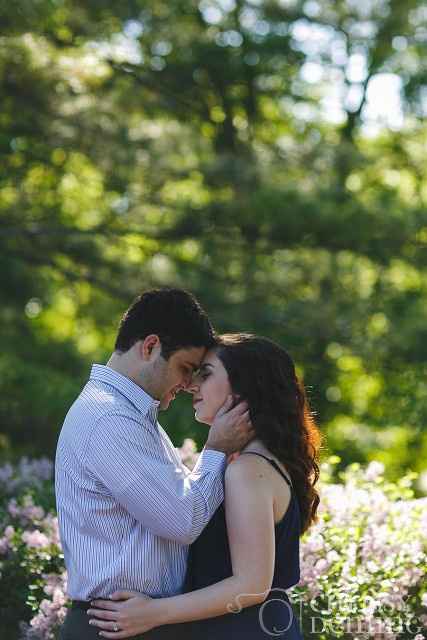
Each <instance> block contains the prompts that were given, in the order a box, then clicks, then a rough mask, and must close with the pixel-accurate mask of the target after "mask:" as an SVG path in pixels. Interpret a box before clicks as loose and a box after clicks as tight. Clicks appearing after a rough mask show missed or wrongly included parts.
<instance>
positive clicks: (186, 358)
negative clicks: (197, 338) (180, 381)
mask: <svg viewBox="0 0 427 640" xmlns="http://www.w3.org/2000/svg"><path fill="white" fill-rule="evenodd" d="M205 354H206V348H205V347H190V348H189V349H180V350H179V351H177V352H176V354H175V355H176V357H177V358H178V359H179V360H180V361H181V362H184V363H186V364H189V365H190V366H192V367H194V368H195V369H198V368H199V367H200V364H201V362H202V360H203V358H204V356H205Z"/></svg>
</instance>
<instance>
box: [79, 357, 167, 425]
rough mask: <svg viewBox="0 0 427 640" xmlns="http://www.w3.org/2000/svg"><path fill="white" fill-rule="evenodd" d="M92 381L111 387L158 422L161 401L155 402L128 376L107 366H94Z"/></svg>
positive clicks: (91, 375)
mask: <svg viewBox="0 0 427 640" xmlns="http://www.w3.org/2000/svg"><path fill="white" fill-rule="evenodd" d="M90 379H91V380H98V381H99V382H105V383H106V384H109V385H111V386H112V387H114V388H115V389H117V391H119V392H120V393H121V394H122V395H124V396H125V397H126V398H127V399H128V400H129V402H131V403H132V404H133V405H134V406H135V407H136V408H137V409H138V411H140V412H141V413H142V414H143V415H145V416H149V417H150V418H152V419H153V421H154V423H155V422H156V421H157V413H158V411H159V406H160V401H159V400H154V398H152V397H151V396H150V395H149V394H148V393H147V392H146V391H144V389H142V388H141V387H139V386H138V385H137V384H136V383H135V382H133V380H131V379H130V378H128V377H127V376H124V375H122V374H121V373H118V372H117V371H114V369H111V367H107V366H106V365H103V364H93V365H92V369H91V372H90Z"/></svg>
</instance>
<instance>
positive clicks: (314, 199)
mask: <svg viewBox="0 0 427 640" xmlns="http://www.w3.org/2000/svg"><path fill="white" fill-rule="evenodd" d="M422 5H423V3H422V2H419V1H416V0H405V2H401V1H400V0H399V1H397V0H382V1H381V2H380V1H378V2H377V1H375V2H374V1H373V0H372V1H369V0H364V1H359V2H354V1H353V0H347V1H340V0H337V1H334V2H330V1H327V0H316V1H309V2H299V1H298V0H295V1H292V0H281V1H275V2H270V1H268V0H264V1H263V0H251V1H244V0H221V1H219V0H218V1H215V0H202V2H200V3H197V2H193V1H190V0H173V1H172V2H171V0H167V1H163V0H144V1H142V0H138V1H137V0H127V1H124V0H123V1H120V2H110V1H107V0H105V1H104V0H84V1H81V2H80V1H77V0H73V1H71V0H38V1H35V0H23V1H22V2H19V3H11V2H5V1H4V0H1V2H0V102H1V108H0V158H1V171H0V295H1V304H0V326H1V332H0V397H1V400H0V456H1V458H3V459H11V458H16V457H18V456H20V455H22V454H29V455H41V454H48V455H53V453H54V449H55V444H56V439H57V435H58V432H59V429H60V426H61V424H62V421H63V418H64V416H65V413H66V411H67V409H68V407H69V405H70V404H71V402H72V401H73V400H74V398H75V397H76V395H77V394H78V393H79V390H80V388H81V386H82V384H83V383H84V382H85V380H86V379H87V377H88V373H89V370H90V364H91V362H93V361H96V362H105V361H106V359H107V358H108V357H109V354H110V352H111V350H112V345H113V341H114V337H115V333H116V330H117V325H118V322H119V320H120V317H121V315H122V313H123V311H124V310H125V308H126V307H127V306H128V305H129V304H130V302H131V301H132V299H133V298H134V297H135V296H136V295H137V294H138V293H140V292H141V291H142V290H143V289H145V288H147V287H151V286H157V285H166V284H172V285H177V286H183V287H186V288H188V289H190V290H191V291H192V292H194V293H195V294H196V295H197V297H198V298H199V299H200V301H201V302H202V304H203V305H204V306H205V308H206V309H207V311H208V312H209V314H210V316H211V317H212V320H213V322H214V324H215V327H216V328H217V329H218V330H220V331H224V330H226V331H235V330H244V331H252V332H256V333H260V334H263V335H267V336H270V337H272V338H273V339H276V340H278V341H279V342H280V343H281V344H282V345H283V346H284V347H285V348H287V349H288V350H289V352H290V353H291V354H292V355H293V357H294V358H295V360H296V361H297V363H298V368H299V371H300V373H301V375H302V376H303V378H304V381H305V384H306V385H307V387H308V389H309V395H310V399H311V403H312V406H313V408H314V410H315V411H316V414H317V418H318V422H319V424H320V426H321V429H322V431H323V432H324V433H325V436H326V447H327V449H325V454H326V453H328V454H330V453H334V454H337V455H339V456H340V457H341V458H342V465H341V466H345V465H346V464H348V463H349V462H353V461H361V462H364V461H367V460H371V459H379V460H381V461H383V462H385V464H386V472H387V474H388V475H389V477H390V478H397V477H399V476H400V475H401V474H402V472H403V471H404V470H407V469H414V470H417V471H419V472H423V471H425V470H426V468H427V430H426V417H427V386H426V372H427V364H426V357H427V322H426V320H427V293H426V291H427V284H426V283H427V280H426V277H425V276H426V265H427V251H426V249H427V212H426V201H427V177H426V173H427V163H426V153H425V150H426V143H427V126H426V123H425V120H424V116H425V113H426V95H427V94H426V91H427V89H426V79H427V67H426V57H425V55H424V56H423V53H424V51H425V39H426V15H425V8H423V6H422ZM379 78H380V79H381V78H389V79H390V78H391V80H394V81H396V82H398V83H399V85H398V86H399V92H400V98H399V99H400V106H399V105H398V106H397V107H396V110H400V113H401V118H400V121H399V122H397V123H396V121H390V120H387V113H388V111H387V108H388V107H389V105H387V101H388V98H387V94H385V95H384V96H382V95H381V93H379V92H378V91H377V93H376V94H375V95H374V97H372V95H373V94H372V87H373V86H374V84H375V81H377V80H378V79H379ZM331 92H332V93H333V95H334V96H335V97H334V102H333V103H332V102H331ZM370 92H371V93H370ZM370 103H371V104H370ZM372 103H373V106H374V107H376V108H377V111H378V112H379V116H378V118H377V120H378V122H374V120H375V118H374V116H372ZM382 109H383V110H384V113H383V116H384V117H383V118H382V119H381V111H382ZM370 114H371V115H370ZM161 422H162V424H163V426H165V427H166V428H167V429H168V431H169V432H170V433H171V435H172V438H173V440H174V441H175V443H176V444H177V445H179V444H180V443H181V442H182V440H183V438H184V437H185V436H187V435H190V436H193V437H195V438H196V440H197V441H198V443H199V445H200V444H201V443H202V442H203V439H204V437H205V434H206V432H205V427H203V426H200V425H197V424H196V423H194V421H193V418H192V412H191V406H190V403H189V401H188V399H187V398H184V397H183V398H178V400H177V401H176V402H175V403H174V406H173V408H172V409H171V410H170V411H169V412H167V413H165V414H164V415H162V416H161ZM424 478H425V476H424ZM425 485H427V482H425ZM421 489H422V485H421V484H420V485H419V490H420V491H421Z"/></svg>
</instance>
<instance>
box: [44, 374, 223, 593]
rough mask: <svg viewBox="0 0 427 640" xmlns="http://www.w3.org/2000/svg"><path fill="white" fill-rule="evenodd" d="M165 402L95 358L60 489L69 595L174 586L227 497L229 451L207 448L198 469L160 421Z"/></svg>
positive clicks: (73, 421) (71, 416) (68, 426)
mask: <svg viewBox="0 0 427 640" xmlns="http://www.w3.org/2000/svg"><path fill="white" fill-rule="evenodd" d="M158 408H159V402H157V401H155V400H153V399H152V398H151V397H150V396H149V395H148V394H147V393H146V392H145V391H144V390H143V389H141V388H140V387H139V386H138V385H136V384H135V383H134V382H133V381H132V380H130V379H129V378H127V377H125V376H123V375H121V374H119V373H117V372H115V371H114V370H113V369H111V368H109V367H107V366H103V365H93V367H92V372H91V376H90V379H89V381H88V382H87V384H86V385H85V387H84V389H83V391H82V392H81V394H80V396H79V397H78V398H77V400H76V401H75V402H74V404H73V405H72V406H71V408H70V410H69V412H68V414H67V416H66V418H65V422H64V425H63V427H62V430H61V434H60V436H59V441H58V447H57V454H56V465H55V488H56V502H57V509H58V520H59V529H60V537H61V543H62V547H63V552H64V559H65V565H66V568H67V572H68V594H69V596H70V597H71V598H73V599H75V600H90V599H92V598H96V597H106V596H108V595H109V594H111V593H112V592H113V591H115V590H117V589H128V590H132V591H139V592H142V593H146V594H147V595H149V596H152V597H161V596H169V595H175V594H177V593H179V592H180V591H181V589H182V585H183V581H184V578H185V571H186V563H187V555H188V545H189V544H191V542H193V541H194V540H195V539H196V538H197V537H198V536H199V535H200V533H201V532H202V530H203V528H204V527H205V525H206V524H207V523H208V521H209V520H210V518H211V516H212V515H213V513H214V512H215V510H216V509H217V508H218V506H219V505H220V503H221V502H222V500H223V498H224V489H223V474H224V468H225V459H226V457H225V455H224V454H223V453H221V452H219V451H212V450H203V451H202V453H201V455H200V457H199V460H198V462H197V465H196V467H195V468H194V470H193V472H190V471H189V470H188V469H187V468H186V467H185V466H184V465H183V464H182V463H181V460H180V457H179V455H178V452H177V451H176V449H175V447H174V446H173V444H172V442H171V440H170V439H169V437H168V435H167V434H166V432H165V431H164V429H162V427H161V426H160V425H159V424H158V422H157V412H158Z"/></svg>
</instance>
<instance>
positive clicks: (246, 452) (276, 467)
mask: <svg viewBox="0 0 427 640" xmlns="http://www.w3.org/2000/svg"><path fill="white" fill-rule="evenodd" d="M248 453H250V454H252V455H253V456H261V458H264V460H267V462H269V463H270V464H272V465H273V467H274V468H275V469H276V471H278V472H279V473H280V475H281V476H282V478H284V479H285V480H286V482H287V483H288V485H289V486H290V488H291V489H293V486H292V483H291V482H290V481H289V479H288V478H287V477H286V476H285V474H284V473H283V471H282V470H281V468H280V467H279V465H278V464H277V462H276V461H275V460H272V459H271V458H268V457H267V456H265V455H264V454H263V453H258V452H257V451H243V452H242V453H241V454H240V455H241V456H242V455H244V454H248Z"/></svg>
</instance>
